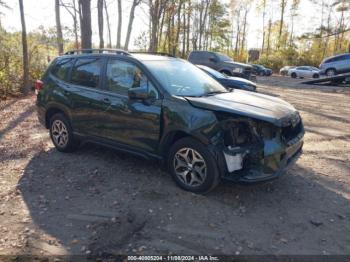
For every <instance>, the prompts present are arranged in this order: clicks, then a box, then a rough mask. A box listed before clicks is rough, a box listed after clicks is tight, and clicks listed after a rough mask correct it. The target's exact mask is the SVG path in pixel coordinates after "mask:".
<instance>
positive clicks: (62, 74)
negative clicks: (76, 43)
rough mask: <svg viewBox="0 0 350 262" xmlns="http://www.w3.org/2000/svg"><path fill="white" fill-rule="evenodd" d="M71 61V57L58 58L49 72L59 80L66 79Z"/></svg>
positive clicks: (71, 64) (72, 60)
mask: <svg viewBox="0 0 350 262" xmlns="http://www.w3.org/2000/svg"><path fill="white" fill-rule="evenodd" d="M73 62H74V59H73V58H64V59H58V60H57V62H56V63H55V65H54V66H53V68H52V70H51V74H53V75H54V76H55V77H57V78H58V79H60V80H63V81H67V79H68V74H69V72H70V70H71V68H72V66H73Z"/></svg>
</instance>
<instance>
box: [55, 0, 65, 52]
mask: <svg viewBox="0 0 350 262" xmlns="http://www.w3.org/2000/svg"><path fill="white" fill-rule="evenodd" d="M55 15H56V31H57V35H56V36H57V49H58V54H59V55H62V54H63V36H62V27H61V16H60V1H59V0H55Z"/></svg>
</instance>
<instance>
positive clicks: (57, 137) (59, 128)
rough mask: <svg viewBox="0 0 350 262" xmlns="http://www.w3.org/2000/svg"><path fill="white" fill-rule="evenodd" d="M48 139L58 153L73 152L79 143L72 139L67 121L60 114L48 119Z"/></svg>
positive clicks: (71, 131)
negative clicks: (49, 138)
mask: <svg viewBox="0 0 350 262" xmlns="http://www.w3.org/2000/svg"><path fill="white" fill-rule="evenodd" d="M50 137H51V140H52V142H53V144H54V145H55V147H56V149H57V150H58V151H60V152H73V151H75V150H76V149H77V148H78V146H79V141H78V140H77V139H76V138H74V135H73V130H72V128H71V125H70V123H69V120H68V119H67V118H66V117H65V115H63V114H62V113H58V114H55V115H53V116H52V117H51V118H50Z"/></svg>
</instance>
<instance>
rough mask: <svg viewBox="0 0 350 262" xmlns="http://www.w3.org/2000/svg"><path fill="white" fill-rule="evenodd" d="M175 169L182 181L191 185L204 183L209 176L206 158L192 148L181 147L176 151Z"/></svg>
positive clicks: (195, 185)
mask: <svg viewBox="0 0 350 262" xmlns="http://www.w3.org/2000/svg"><path fill="white" fill-rule="evenodd" d="M174 170H175V174H176V176H177V177H178V178H179V179H180V181H181V182H182V183H184V184H185V185H187V186H191V187H197V186H200V185H202V184H203V183H204V181H205V178H206V176H207V165H206V163H205V160H204V158H203V157H202V155H201V154H199V153H198V152H197V151H196V150H194V149H192V148H181V149H180V150H178V151H177V152H176V154H175V156H174Z"/></svg>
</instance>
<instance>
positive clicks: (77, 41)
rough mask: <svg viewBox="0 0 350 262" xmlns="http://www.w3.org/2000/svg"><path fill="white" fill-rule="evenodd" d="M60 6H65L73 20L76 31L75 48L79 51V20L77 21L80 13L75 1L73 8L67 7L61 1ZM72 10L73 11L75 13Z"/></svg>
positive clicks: (73, 1)
mask: <svg viewBox="0 0 350 262" xmlns="http://www.w3.org/2000/svg"><path fill="white" fill-rule="evenodd" d="M60 5H61V6H63V7H64V8H65V9H66V10H67V12H68V13H69V14H70V15H71V16H72V18H73V31H74V40H75V48H76V49H79V36H78V19H77V13H78V11H77V8H76V4H75V0H72V6H67V5H66V4H65V3H64V2H63V1H62V0H61V1H60ZM71 9H73V11H72V10H71Z"/></svg>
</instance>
